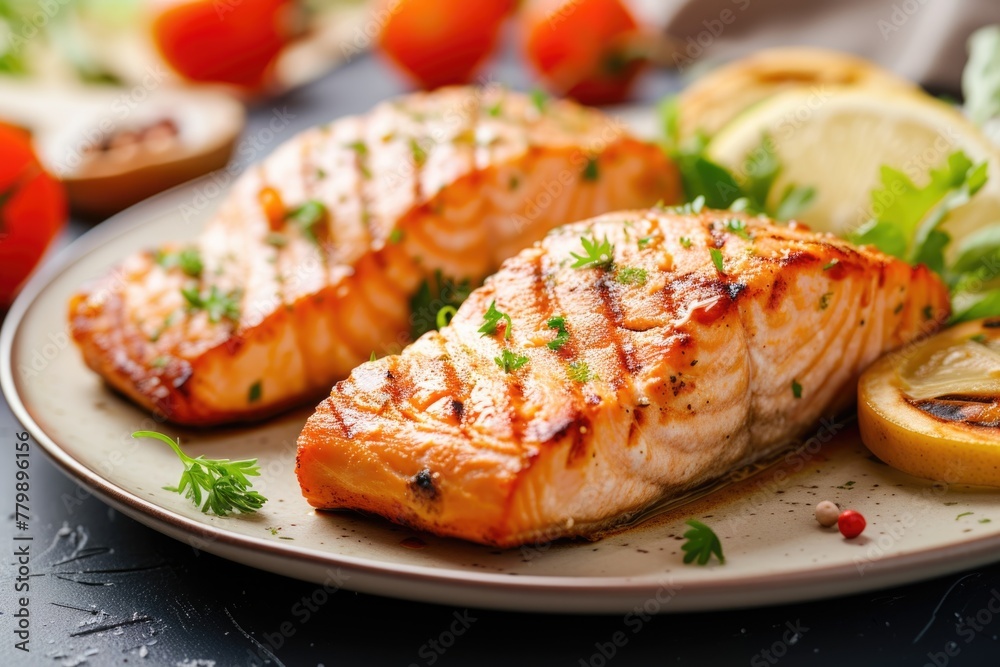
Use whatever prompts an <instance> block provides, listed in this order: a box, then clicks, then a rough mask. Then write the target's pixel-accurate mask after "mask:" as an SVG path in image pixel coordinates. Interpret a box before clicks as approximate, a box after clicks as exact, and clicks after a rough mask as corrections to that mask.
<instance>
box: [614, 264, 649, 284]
mask: <svg viewBox="0 0 1000 667" xmlns="http://www.w3.org/2000/svg"><path fill="white" fill-rule="evenodd" d="M647 277H648V274H647V272H646V269H642V268H638V267H635V266H623V267H621V268H619V269H618V270H617V271H615V280H616V281H618V282H619V283H621V284H622V285H645V284H646V279H647Z"/></svg>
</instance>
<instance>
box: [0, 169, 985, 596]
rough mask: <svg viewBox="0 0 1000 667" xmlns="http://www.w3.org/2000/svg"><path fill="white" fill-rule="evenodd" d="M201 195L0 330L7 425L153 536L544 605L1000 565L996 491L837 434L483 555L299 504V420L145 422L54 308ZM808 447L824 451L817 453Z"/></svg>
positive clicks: (149, 224)
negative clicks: (241, 485) (227, 493)
mask: <svg viewBox="0 0 1000 667" xmlns="http://www.w3.org/2000/svg"><path fill="white" fill-rule="evenodd" d="M205 184H206V182H205V181H203V182H202V183H201V184H198V183H195V184H192V185H187V186H182V187H181V188H178V189H175V190H173V191H170V192H168V193H166V194H164V195H161V196H159V197H157V198H154V199H152V200H149V201H147V202H145V203H143V204H140V205H138V206H136V207H134V208H132V209H130V210H129V211H126V212H125V213H123V214H121V215H119V216H118V217H117V218H116V219H114V220H112V221H109V222H107V223H105V224H102V225H101V226H100V227H99V228H97V229H95V230H93V231H92V232H90V233H89V234H87V235H86V236H84V237H83V238H81V239H80V240H79V241H77V242H76V243H75V244H73V245H72V246H70V247H69V248H68V249H67V250H66V251H64V253H63V255H62V257H61V261H56V262H54V263H52V264H51V265H50V266H49V268H48V270H45V271H43V272H42V273H41V274H39V275H37V276H36V277H35V278H34V279H33V280H32V281H31V282H30V284H29V285H28V287H27V288H26V289H25V291H24V293H23V294H22V295H21V297H20V298H19V299H18V301H17V302H16V304H15V305H14V307H13V308H12V310H11V312H10V314H9V315H8V317H7V321H6V323H5V325H4V329H3V332H2V334H0V349H2V361H0V380H2V386H3V390H4V392H5V393H6V395H7V398H8V400H9V401H10V403H11V406H12V409H13V410H14V412H15V414H16V415H17V416H18V418H19V419H20V420H21V421H22V422H23V424H24V425H25V427H26V428H28V429H29V430H30V431H31V433H32V434H33V435H34V436H35V438H36V439H37V441H38V443H39V444H40V445H41V446H42V447H43V448H44V449H45V450H46V451H47V452H48V454H49V455H50V456H51V457H52V458H53V459H54V460H55V461H56V462H57V463H58V464H59V465H60V466H61V467H62V468H63V470H65V471H66V472H67V473H68V474H70V475H71V476H72V477H74V478H76V479H78V480H79V481H80V482H82V483H83V484H85V485H86V486H88V487H90V488H91V489H93V490H94V491H95V492H96V493H97V494H98V495H99V496H100V497H102V498H103V499H104V500H106V501H107V502H108V503H109V504H111V505H112V506H114V507H115V508H117V509H119V510H121V511H122V512H124V513H126V514H127V515H129V516H131V517H133V518H135V519H137V520H138V521H140V522H142V523H144V524H146V525H148V526H150V527H152V528H154V529H156V530H158V531H161V532H163V533H165V534H167V535H170V536H172V537H174V538H176V539H179V540H185V541H188V542H190V543H191V544H193V545H195V546H197V547H198V548H200V549H203V550H205V551H209V552H212V553H214V554H217V555H219V556H222V557H224V558H229V559H232V560H234V561H238V562H241V563H245V564H248V565H251V566H254V567H258V568H261V569H264V570H269V571H272V572H277V573H279V574H283V575H287V576H290V577H295V578H299V579H305V580H309V581H314V582H317V583H321V584H322V583H326V584H327V585H330V586H334V585H337V586H345V587H347V588H350V589H354V590H358V591H364V592H369V593H376V594H380V595H387V596H395V597H401V598H409V599H413V600H422V601H427V602H440V603H447V604H454V605H463V606H477V607H495V608H504V609H515V610H524V611H559V612H619V613H626V612H628V611H629V610H632V609H634V608H635V607H636V606H644V607H645V609H646V610H647V611H650V612H654V611H687V610H704V609H720V608H731V607H740V606H751V605H762V604H769V603H779V602H788V601H795V600H806V599H814V598H821V597H825V596H833V595H840V594H847V593H852V592H858V591H862V590H867V589H873V588H877V587H884V586H890V585H896V584H901V583H905V582H909V581H914V580H917V579H921V578H925V577H932V576H935V575H940V574H944V573H948V572H952V571H956V570H959V569H963V568H967V567H973V566H976V565H979V564H983V563H986V562H989V561H992V560H996V559H997V558H998V555H997V554H1000V493H996V492H991V491H989V490H985V489H970V488H957V487H952V488H950V489H945V488H943V487H934V486H932V485H931V484H929V483H927V482H923V481H921V480H917V479H914V478H912V477H909V476H907V475H905V474H902V473H899V472H896V471H895V470H892V469H891V468H889V467H887V466H885V465H883V464H881V463H879V462H878V461H876V460H873V459H872V457H870V455H869V454H868V452H867V450H865V449H864V447H863V446H862V445H861V443H860V441H859V440H858V437H857V434H856V431H855V430H854V428H853V427H852V426H851V425H850V424H827V425H824V426H821V427H819V428H818V430H817V438H816V439H814V440H812V441H809V442H808V443H807V447H806V449H804V450H802V451H800V452H798V453H793V454H790V455H789V456H788V457H786V459H785V460H783V461H781V462H779V463H777V464H775V465H773V466H771V467H769V468H767V469H765V470H763V471H762V472H759V473H758V474H756V475H754V476H752V477H749V478H747V479H744V480H742V481H738V482H733V483H731V484H729V485H728V486H726V487H725V488H723V489H721V490H718V491H715V492H713V493H711V494H709V495H706V496H702V497H701V498H699V499H696V500H693V501H691V502H689V503H687V504H685V505H683V506H681V507H677V508H674V509H672V510H670V511H666V512H662V513H660V514H658V515H656V516H654V517H653V518H651V519H649V520H647V521H645V522H643V523H641V524H639V525H637V526H634V527H633V528H630V529H628V530H624V531H621V532H618V533H616V534H614V535H611V536H609V537H606V538H604V539H602V540H600V541H598V542H594V543H589V542H561V543H557V544H538V545H529V546H527V547H524V548H521V549H512V550H505V551H500V550H496V549H491V548H488V547H481V546H477V545H473V544H466V543H463V542H460V541H456V540H449V539H439V538H436V537H432V536H427V535H418V534H415V533H414V532H413V531H410V530H408V529H404V528H400V527H397V526H394V525H392V524H390V523H387V522H385V521H382V520H380V519H376V518H370V517H364V516H360V515H357V514H351V513H317V512H315V511H314V510H313V509H312V508H310V507H309V506H308V505H307V504H306V503H305V501H304V500H303V499H302V498H301V497H300V495H299V491H298V485H297V483H296V480H295V475H294V463H295V439H296V436H297V435H298V432H299V429H300V427H301V425H302V424H303V423H304V421H305V419H306V418H307V416H308V414H309V410H300V411H298V412H295V413H292V414H288V415H285V416H284V417H281V418H278V419H274V420H272V421H269V422H266V423H262V424H259V425H255V426H251V427H246V428H238V429H222V430H210V431H187V430H184V429H179V428H176V427H174V426H172V425H169V424H158V423H156V422H154V420H153V419H152V418H151V417H150V416H149V415H148V414H147V413H145V412H144V411H142V410H140V409H138V408H136V407H134V406H133V405H132V404H131V403H129V402H128V401H127V400H125V399H123V398H121V397H120V396H118V395H117V394H115V393H112V392H111V391H109V390H108V389H107V388H106V387H105V386H104V384H102V382H101V381H100V380H99V378H98V377H97V376H96V375H95V374H93V373H91V372H90V371H89V370H87V369H86V368H85V366H84V365H83V363H82V361H81V358H80V355H79V353H78V351H77V350H76V349H75V347H74V345H73V344H72V342H71V341H70V340H69V337H68V334H67V327H66V302H67V299H68V298H69V296H70V294H71V293H72V292H73V291H74V289H75V288H76V287H77V286H78V285H80V284H81V283H83V282H84V281H86V280H88V279H91V278H94V277H96V276H98V275H100V274H102V273H104V272H105V271H107V270H108V268H109V267H110V266H113V265H114V264H115V263H116V262H117V261H119V260H120V259H121V258H122V257H124V256H125V255H126V254H128V253H130V252H132V251H134V250H137V249H139V248H144V247H150V246H154V245H156V244H158V243H160V242H161V241H165V240H167V239H184V238H190V237H193V236H194V235H195V234H196V233H197V232H198V230H199V229H200V227H201V224H202V222H203V221H204V219H205V217H206V216H207V215H209V214H210V212H211V209H212V208H213V207H214V205H215V202H216V201H217V200H218V197H216V199H215V200H212V201H211V202H208V203H207V205H206V201H205V200H204V199H203V198H199V196H198V195H199V193H200V194H204V192H205ZM199 207H200V208H201V210H200V211H199V212H198V214H197V215H195V216H194V217H193V218H191V214H192V211H193V210H194V209H196V208H199ZM185 215H187V216H188V217H189V218H191V219H187V220H186V219H185ZM195 218H196V219H195ZM139 429H153V430H161V431H163V432H166V433H169V434H171V435H174V436H180V438H181V442H182V444H183V445H184V446H185V448H186V449H187V450H188V452H189V453H192V454H205V455H207V456H210V457H215V458H219V457H226V458H247V457H257V458H259V459H260V465H261V467H262V469H263V477H262V478H261V480H260V481H259V482H258V483H256V486H257V487H259V488H260V490H261V491H262V492H263V493H264V494H265V495H266V496H268V497H269V498H270V502H268V503H267V505H265V507H264V509H263V510H262V511H261V512H260V513H258V514H256V515H251V516H230V517H225V518H220V517H216V516H212V515H205V514H202V513H201V512H199V511H198V509H197V508H195V507H193V506H192V505H191V504H190V503H189V502H188V501H186V500H185V499H184V498H182V497H181V496H179V495H177V494H175V493H172V492H169V491H165V490H163V488H162V487H163V486H164V485H171V484H176V483H177V480H178V478H179V475H180V471H181V466H180V463H179V462H178V461H177V459H176V458H175V457H174V455H173V454H172V453H171V452H170V450H169V449H168V448H167V447H166V446H164V445H162V444H161V443H158V442H155V441H152V440H142V441H137V440H132V439H131V438H130V434H131V433H132V432H133V431H135V430H139ZM833 436H835V437H833ZM820 440H823V441H829V442H826V444H824V445H823V446H822V448H819V441H820ZM824 498H826V499H830V500H833V501H836V502H839V503H841V504H843V505H846V506H849V507H853V508H855V509H858V510H860V511H861V512H863V513H864V515H865V516H866V517H867V519H868V528H867V530H866V531H865V533H864V535H863V536H862V537H861V538H859V539H856V540H851V541H848V540H844V539H843V538H841V536H840V535H839V534H838V533H837V532H836V530H835V529H833V530H830V529H826V530H825V529H821V528H820V527H819V526H818V525H817V524H816V522H815V520H814V519H813V506H814V505H815V504H816V502H817V501H819V500H822V499H824ZM959 515H963V516H959ZM688 518H698V519H701V520H703V521H705V522H706V523H708V524H710V525H711V526H713V527H714V528H715V531H716V532H717V533H718V535H719V536H720V537H721V539H722V543H723V547H724V551H725V555H726V563H725V565H721V566H720V565H716V564H713V565H710V566H707V567H698V566H693V565H684V564H683V563H682V560H681V557H682V552H681V549H680V546H681V544H682V541H681V540H682V538H681V537H680V535H681V534H682V533H683V532H684V531H685V529H686V527H685V525H684V521H685V520H686V519H688ZM987 520H991V521H987Z"/></svg>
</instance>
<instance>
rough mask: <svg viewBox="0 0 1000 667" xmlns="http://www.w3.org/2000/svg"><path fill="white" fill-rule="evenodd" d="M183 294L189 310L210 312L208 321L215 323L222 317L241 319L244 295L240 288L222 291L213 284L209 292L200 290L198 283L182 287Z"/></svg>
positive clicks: (236, 320) (235, 320)
mask: <svg viewBox="0 0 1000 667" xmlns="http://www.w3.org/2000/svg"><path fill="white" fill-rule="evenodd" d="M181 294H182V295H183V296H184V299H185V300H186V301H187V303H188V310H191V311H195V310H204V311H205V312H206V313H208V321H209V322H212V323H213V324H215V323H217V322H219V321H220V320H221V319H222V318H226V319H227V320H231V321H233V322H238V321H239V319H240V297H241V296H242V295H243V293H242V291H241V290H239V289H234V290H232V291H230V292H222V291H221V290H220V289H219V288H218V287H217V286H215V285H212V287H211V288H210V289H209V291H208V293H207V294H206V293H203V292H199V291H198V287H197V286H196V285H192V286H188V287H184V288H181Z"/></svg>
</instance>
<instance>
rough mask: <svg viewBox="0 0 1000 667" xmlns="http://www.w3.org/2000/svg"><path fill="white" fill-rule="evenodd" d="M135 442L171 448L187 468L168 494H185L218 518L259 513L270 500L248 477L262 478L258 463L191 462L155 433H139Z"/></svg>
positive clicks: (214, 460)
mask: <svg viewBox="0 0 1000 667" xmlns="http://www.w3.org/2000/svg"><path fill="white" fill-rule="evenodd" d="M132 437H133V438H155V439H157V440H160V441H161V442H165V443H167V444H168V445H170V448H171V449H173V450H174V453H175V454H177V457H178V458H180V460H181V462H182V463H183V464H184V472H183V473H182V474H181V480H180V482H179V483H178V484H177V486H165V487H163V488H164V489H166V490H167V491H173V492H175V493H181V494H184V496H185V497H186V498H188V499H189V500H191V501H192V502H193V503H194V504H195V505H197V506H198V507H200V508H201V511H202V512H206V513H207V512H208V511H209V510H211V511H212V512H214V513H215V514H216V515H218V516H226V515H227V514H229V513H230V512H232V511H234V510H235V511H237V512H241V513H244V514H249V513H251V512H256V511H257V510H259V509H260V508H261V507H263V505H264V503H266V502H267V498H265V497H264V496H262V495H260V494H259V493H257V492H256V491H251V490H250V487H251V486H253V485H252V484H251V482H250V481H249V480H248V479H247V477H257V476H259V475H260V468H258V467H257V459H247V460H245V461H230V460H229V459H206V458H205V457H203V456H199V457H198V458H191V457H190V456H188V455H187V454H185V453H184V452H183V451H181V448H180V443H179V442H174V441H173V440H172V439H171V438H169V437H168V436H165V435H163V434H162V433H157V432H155V431H136V432H135V433H133V434H132Z"/></svg>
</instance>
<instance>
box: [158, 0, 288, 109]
mask: <svg viewBox="0 0 1000 667" xmlns="http://www.w3.org/2000/svg"><path fill="white" fill-rule="evenodd" d="M293 10H294V1H293V0H182V1H181V2H180V3H178V4H172V5H170V6H168V7H167V8H166V9H164V10H163V11H161V12H159V13H158V14H157V15H156V16H155V17H154V19H153V41H154V42H155V43H156V46H157V48H159V49H160V53H162V54H163V57H164V59H165V60H166V61H167V62H168V63H169V64H170V66H171V67H173V68H174V69H175V70H177V72H178V73H180V74H181V75H183V76H185V77H187V78H188V79H191V80H192V81H200V82H206V83H228V84H232V85H236V86H240V87H242V88H247V89H250V90H255V89H258V88H260V87H261V86H262V85H263V84H264V83H265V82H266V80H267V74H268V72H269V68H270V65H271V63H272V62H273V61H274V59H275V57H276V56H277V55H278V53H279V52H280V51H281V49H282V48H284V46H285V45H286V44H287V43H288V41H289V39H290V38H291V36H292V35H291V31H290V30H289V29H288V27H287V26H288V23H289V17H290V15H291V12H292V11H293Z"/></svg>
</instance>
